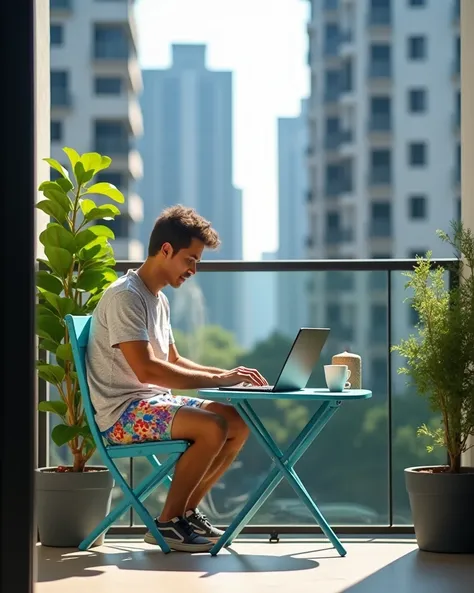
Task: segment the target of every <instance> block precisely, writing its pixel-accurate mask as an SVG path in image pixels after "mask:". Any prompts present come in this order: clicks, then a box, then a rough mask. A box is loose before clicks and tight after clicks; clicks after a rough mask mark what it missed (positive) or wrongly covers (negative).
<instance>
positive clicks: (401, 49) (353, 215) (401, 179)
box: [307, 0, 460, 389]
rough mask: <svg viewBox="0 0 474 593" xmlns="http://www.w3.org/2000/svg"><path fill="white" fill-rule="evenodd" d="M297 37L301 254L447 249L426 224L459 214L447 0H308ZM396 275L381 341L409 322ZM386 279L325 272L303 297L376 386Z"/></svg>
mask: <svg viewBox="0 0 474 593" xmlns="http://www.w3.org/2000/svg"><path fill="white" fill-rule="evenodd" d="M308 36H309V54H308V63H309V66H310V71H311V97H310V101H309V105H308V130H309V135H310V141H309V144H308V159H307V165H308V172H309V184H310V188H309V192H310V193H309V195H310V196H311V199H310V201H309V203H308V221H309V225H310V228H309V240H308V245H309V247H308V252H307V253H308V256H309V257H312V258H411V257H414V256H415V255H417V254H418V255H424V254H425V253H426V251H427V250H429V249H431V250H432V251H433V255H434V256H436V257H449V256H451V255H452V253H451V250H450V248H449V246H446V245H445V244H443V243H442V242H441V241H440V240H439V239H438V238H437V236H436V230H437V229H444V230H448V231H449V222H450V221H451V220H453V219H457V218H459V216H460V189H459V181H460V148H459V146H460V137H459V124H460V99H459V97H460V88H459V72H460V43H459V2H458V1H456V0H449V1H443V2H438V1H436V2H435V1H428V0H403V1H399V0H312V2H311V20H310V22H309V23H308ZM405 281H406V279H405V278H403V277H402V276H401V274H399V273H394V274H392V277H391V298H392V304H393V314H392V315H393V316H392V331H393V333H392V341H393V342H395V341H398V340H399V339H400V338H401V337H404V336H407V335H408V333H409V332H410V330H411V328H412V327H413V322H414V319H413V316H412V315H408V316H407V312H408V313H410V311H409V309H408V308H407V307H406V304H403V299H404V298H405V297H406V296H408V295H407V294H406V293H405V292H404V284H405ZM387 288H388V287H387V278H386V276H385V275H384V274H383V273H379V272H377V273H374V274H371V275H370V274H368V273H367V274H357V275H351V274H347V273H331V274H327V275H326V278H325V281H324V282H320V283H319V284H317V285H315V286H313V290H312V292H311V297H310V298H311V306H312V317H313V320H314V321H315V322H316V320H319V321H321V320H326V321H327V323H328V324H329V325H330V326H331V327H333V328H334V330H335V331H334V332H333V334H334V335H335V336H337V338H338V346H339V345H340V346H341V347H342V346H345V347H348V348H355V349H358V350H361V351H363V352H365V353H366V356H367V359H368V360H367V361H366V362H367V364H366V371H367V373H368V375H367V376H370V377H372V378H373V381H375V383H374V386H375V388H377V387H379V388H381V389H382V388H383V387H384V386H386V371H383V369H386V366H387V364H386V363H387V352H386V340H387V315H388V310H387V305H386V303H387V294H386V292H387ZM407 309H408V311H407ZM334 347H337V346H336V345H335V346H334ZM377 381H380V383H376V382H377Z"/></svg>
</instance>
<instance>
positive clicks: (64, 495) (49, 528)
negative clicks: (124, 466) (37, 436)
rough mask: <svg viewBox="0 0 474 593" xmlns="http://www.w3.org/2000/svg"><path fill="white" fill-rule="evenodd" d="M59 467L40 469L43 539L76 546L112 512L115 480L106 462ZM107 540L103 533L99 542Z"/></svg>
mask: <svg viewBox="0 0 474 593" xmlns="http://www.w3.org/2000/svg"><path fill="white" fill-rule="evenodd" d="M55 469H56V468H55V467H43V468H39V469H37V470H36V516H37V521H38V532H39V539H40V541H41V544H42V545H43V546H54V547H68V548H69V547H71V548H75V547H77V546H78V545H79V544H80V542H81V541H82V540H83V539H84V538H85V537H86V536H87V535H89V533H90V532H91V531H92V530H93V529H94V527H96V526H97V525H98V524H99V523H100V521H102V519H103V518H104V517H105V516H106V515H107V514H108V513H109V511H110V505H111V500H112V488H113V487H114V480H113V478H112V474H111V473H110V471H109V470H108V469H107V468H106V467H102V466H86V469H87V470H88V471H85V472H81V473H78V472H57V471H54V470H55ZM91 470H94V471H91ZM103 541H104V536H101V537H100V538H99V539H98V540H96V542H95V545H101V544H102V543H103Z"/></svg>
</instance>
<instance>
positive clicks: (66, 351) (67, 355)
mask: <svg viewBox="0 0 474 593" xmlns="http://www.w3.org/2000/svg"><path fill="white" fill-rule="evenodd" d="M56 356H57V357H58V358H60V359H61V360H73V357H72V346H71V344H60V345H59V346H58V348H57V350H56Z"/></svg>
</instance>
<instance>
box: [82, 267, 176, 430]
mask: <svg viewBox="0 0 474 593" xmlns="http://www.w3.org/2000/svg"><path fill="white" fill-rule="evenodd" d="M135 340H146V341H149V342H150V344H151V345H152V348H153V351H154V353H155V356H156V358H158V359H159V360H168V349H169V345H170V344H172V343H173V342H174V338H173V332H172V329H171V323H170V308H169V303H168V299H167V298H166V296H165V295H164V294H163V293H162V292H161V291H160V292H159V293H158V296H155V295H154V294H153V293H152V292H150V290H148V288H147V286H146V285H145V283H144V282H143V280H142V279H141V278H140V276H139V275H138V274H137V273H136V271H135V270H129V271H128V272H127V273H126V274H124V276H122V277H121V278H119V279H118V280H116V281H115V282H114V283H113V284H111V285H110V286H109V287H108V288H107V289H106V290H105V291H104V294H103V295H102V298H101V299H100V301H99V303H98V305H97V306H96V308H95V310H94V312H93V315H92V321H91V329H90V337H89V344H88V348H87V355H86V367H87V377H88V383H89V390H90V394H91V400H92V404H93V405H94V408H95V410H96V421H97V425H98V427H99V430H101V431H104V430H107V429H108V428H110V427H111V426H112V425H113V424H115V422H116V421H117V420H118V419H119V418H120V416H121V415H122V414H123V412H124V411H125V410H126V409H127V407H128V406H129V405H130V403H132V402H133V401H136V400H139V399H148V398H151V397H154V396H156V395H159V394H165V393H170V390H169V389H167V388H166V387H160V386H156V385H148V384H144V383H141V382H140V381H139V380H138V378H137V376H136V375H135V373H134V372H133V370H132V369H131V367H130V365H129V364H128V362H127V361H126V359H125V357H124V355H123V354H122V351H121V350H120V348H119V347H118V344H120V342H131V341H135Z"/></svg>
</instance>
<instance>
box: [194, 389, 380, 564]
mask: <svg viewBox="0 0 474 593" xmlns="http://www.w3.org/2000/svg"><path fill="white" fill-rule="evenodd" d="M199 395H200V397H203V398H205V399H210V400H213V401H222V402H225V403H231V404H232V405H233V406H234V407H235V408H236V410H237V411H238V412H239V414H240V415H241V416H242V418H243V419H244V420H245V422H246V424H247V425H248V427H249V429H250V430H251V431H252V433H253V434H254V435H255V437H256V438H257V440H258V442H259V443H260V444H261V445H262V447H263V448H264V449H265V451H266V452H267V453H268V455H269V456H270V458H271V460H272V462H273V463H272V467H271V469H270V470H269V473H268V475H267V477H266V478H265V479H264V480H263V482H262V483H261V484H260V485H259V486H258V488H257V489H256V490H255V492H253V493H252V494H251V495H250V497H249V499H248V501H247V503H246V504H245V506H244V507H243V508H242V510H241V511H240V513H239V514H238V515H237V516H236V517H235V519H234V520H233V521H232V523H231V524H230V525H229V527H228V528H227V529H226V530H225V532H224V534H223V535H222V536H221V537H220V539H219V540H218V541H217V543H216V544H215V545H214V546H213V547H212V549H211V554H212V555H213V556H215V555H216V554H217V553H218V552H219V551H220V550H221V549H222V548H223V547H224V546H226V545H227V544H228V543H229V542H230V541H232V540H233V539H234V538H235V537H236V536H237V535H238V534H239V533H240V531H241V530H242V529H243V528H244V527H245V526H246V525H247V524H248V523H249V521H250V520H251V519H252V517H253V516H254V515H255V513H256V512H257V511H258V509H259V508H260V507H261V506H262V505H263V503H264V502H265V501H266V500H267V498H268V497H269V496H270V494H271V493H272V492H273V491H274V490H275V488H276V487H277V486H278V484H279V483H280V482H281V481H282V479H283V478H286V479H287V480H288V482H289V484H290V485H291V486H292V488H293V489H294V491H295V492H296V494H297V495H298V496H299V498H300V499H301V501H302V502H303V503H304V504H305V505H306V506H307V507H308V509H309V511H310V513H311V514H312V516H313V517H314V518H315V520H316V521H317V523H318V524H319V526H320V527H321V529H322V531H323V533H324V534H325V535H326V537H327V538H328V539H329V541H330V542H331V543H332V545H333V546H334V547H335V548H336V550H337V551H338V552H339V554H340V555H341V556H345V555H346V550H345V548H344V546H343V545H342V543H341V542H340V541H339V538H338V537H337V535H336V534H335V533H334V531H333V530H332V529H331V527H330V526H329V524H328V522H327V521H326V519H325V518H324V517H323V515H322V513H321V511H320V510H319V508H318V506H317V505H316V503H315V502H314V501H313V500H312V498H311V496H310V495H309V493H308V491H307V490H306V488H305V487H304V485H303V483H302V482H301V480H300V478H299V477H298V474H297V473H296V471H295V467H294V466H295V464H296V463H297V461H298V460H299V459H301V457H302V456H303V455H304V453H305V452H306V451H307V450H308V448H309V447H310V446H311V444H312V443H313V441H314V440H315V438H316V437H317V436H318V434H319V433H320V432H321V431H322V429H323V428H324V427H325V426H326V424H327V423H328V422H329V420H330V419H331V418H332V417H333V415H334V414H335V412H336V410H338V409H339V408H340V406H341V405H342V404H343V403H346V402H351V401H352V402H354V401H355V400H362V399H368V398H370V397H372V392H371V391H367V390H366V389H345V390H344V391H343V392H336V393H335V392H330V391H329V390H328V389H303V390H300V391H293V392H288V393H276V392H269V391H267V392H262V391H260V392H259V391H250V390H246V391H227V390H225V391H224V390H219V389H201V390H199ZM269 399H273V400H278V399H290V400H298V401H320V402H321V405H320V406H319V408H318V409H317V410H316V412H315V413H314V414H313V416H312V417H311V419H310V420H309V422H308V423H307V424H306V426H305V427H304V428H303V430H302V431H301V432H300V434H299V435H298V436H297V437H296V438H295V440H294V441H293V443H292V444H291V445H290V446H289V447H288V449H287V450H286V451H285V452H283V451H281V449H280V448H279V447H278V445H277V444H276V443H275V441H274V439H273V437H272V436H271V434H270V433H269V432H268V430H267V429H266V428H265V426H264V425H263V423H262V421H261V420H260V418H259V417H258V415H257V413H256V412H255V410H254V409H253V407H252V405H251V402H252V401H255V400H266V401H267V400H269Z"/></svg>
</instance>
